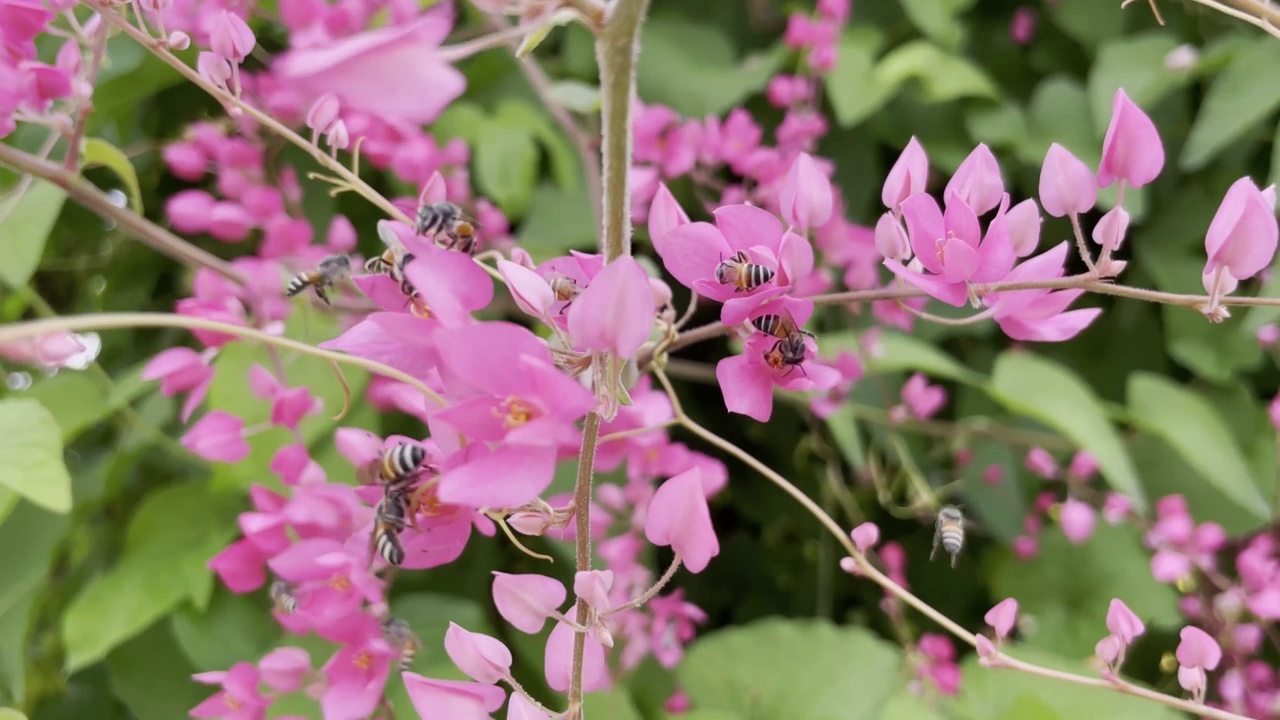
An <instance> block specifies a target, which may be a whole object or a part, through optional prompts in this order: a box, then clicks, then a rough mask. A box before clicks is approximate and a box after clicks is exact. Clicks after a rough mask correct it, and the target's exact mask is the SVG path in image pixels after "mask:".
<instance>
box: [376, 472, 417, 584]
mask: <svg viewBox="0 0 1280 720" xmlns="http://www.w3.org/2000/svg"><path fill="white" fill-rule="evenodd" d="M408 516H409V498H408V497H407V495H406V494H405V492H404V491H403V490H394V489H392V488H391V487H388V488H387V491H386V493H385V494H383V496H382V500H381V501H380V502H379V503H378V507H377V508H375V509H374V512H373V537H372V542H373V549H374V551H375V552H377V553H378V556H379V557H381V558H382V559H383V560H386V561H387V562H388V563H390V564H392V565H399V564H401V563H403V562H404V545H403V544H401V542H400V532H401V531H403V530H404V528H405V525H407V524H408Z"/></svg>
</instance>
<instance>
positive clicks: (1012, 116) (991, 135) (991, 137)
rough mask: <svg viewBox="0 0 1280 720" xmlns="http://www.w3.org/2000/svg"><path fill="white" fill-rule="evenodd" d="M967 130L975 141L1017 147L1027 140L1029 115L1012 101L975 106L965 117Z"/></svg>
mask: <svg viewBox="0 0 1280 720" xmlns="http://www.w3.org/2000/svg"><path fill="white" fill-rule="evenodd" d="M964 125H965V130H967V131H968V133H969V137H971V138H973V140H974V141H975V142H984V143H986V144H988V145H994V146H1002V145H1003V146H1010V147H1017V146H1019V145H1022V144H1025V143H1026V142H1027V133H1028V132H1029V130H1028V127H1027V115H1026V113H1025V112H1023V111H1022V108H1020V107H1018V106H1017V105H1014V104H1012V103H1003V104H1000V105H994V106H975V107H974V108H972V109H971V110H970V111H969V112H968V114H966V115H965V117H964Z"/></svg>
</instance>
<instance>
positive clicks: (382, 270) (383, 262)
mask: <svg viewBox="0 0 1280 720" xmlns="http://www.w3.org/2000/svg"><path fill="white" fill-rule="evenodd" d="M402 254H403V252H402V251H401V250H400V248H394V247H389V248H387V249H386V251H385V252H383V253H382V254H381V255H378V256H377V257H371V258H369V259H368V260H366V261H365V263H364V271H365V272H367V273H369V274H371V275H387V276H389V277H391V278H393V279H394V278H396V274H397V273H398V272H399V265H400V256H401V255H402Z"/></svg>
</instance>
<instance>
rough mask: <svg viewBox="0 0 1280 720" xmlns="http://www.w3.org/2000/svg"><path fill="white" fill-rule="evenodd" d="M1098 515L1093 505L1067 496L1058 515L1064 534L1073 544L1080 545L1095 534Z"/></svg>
mask: <svg viewBox="0 0 1280 720" xmlns="http://www.w3.org/2000/svg"><path fill="white" fill-rule="evenodd" d="M1097 523H1098V515H1097V513H1095V512H1094V510H1093V506H1092V505H1089V504H1088V503H1084V502H1081V501H1079V500H1076V499H1075V498H1067V501H1066V502H1064V503H1063V504H1062V509H1061V513H1060V514H1059V515H1058V524H1059V525H1061V526H1062V534H1063V535H1066V536H1067V541H1068V542H1070V543H1071V544H1072V545H1080V544H1082V543H1084V542H1085V541H1086V540H1088V539H1089V538H1090V537H1091V536H1092V535H1093V530H1094V528H1095V527H1096V526H1097Z"/></svg>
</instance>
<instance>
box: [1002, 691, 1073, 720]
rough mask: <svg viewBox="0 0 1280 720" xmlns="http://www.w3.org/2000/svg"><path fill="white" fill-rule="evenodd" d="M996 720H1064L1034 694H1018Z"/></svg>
mask: <svg viewBox="0 0 1280 720" xmlns="http://www.w3.org/2000/svg"><path fill="white" fill-rule="evenodd" d="M998 720H1066V719H1065V718H1063V717H1062V716H1061V715H1059V714H1058V711H1057V710H1054V709H1053V708H1052V707H1050V706H1049V705H1048V704H1046V703H1045V701H1043V700H1041V699H1040V698H1038V697H1035V696H1034V695H1019V696H1018V698H1017V699H1016V700H1014V701H1013V704H1012V705H1010V706H1009V709H1008V710H1006V711H1005V712H1004V714H1003V715H1001V716H1000V717H999V718H998Z"/></svg>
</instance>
